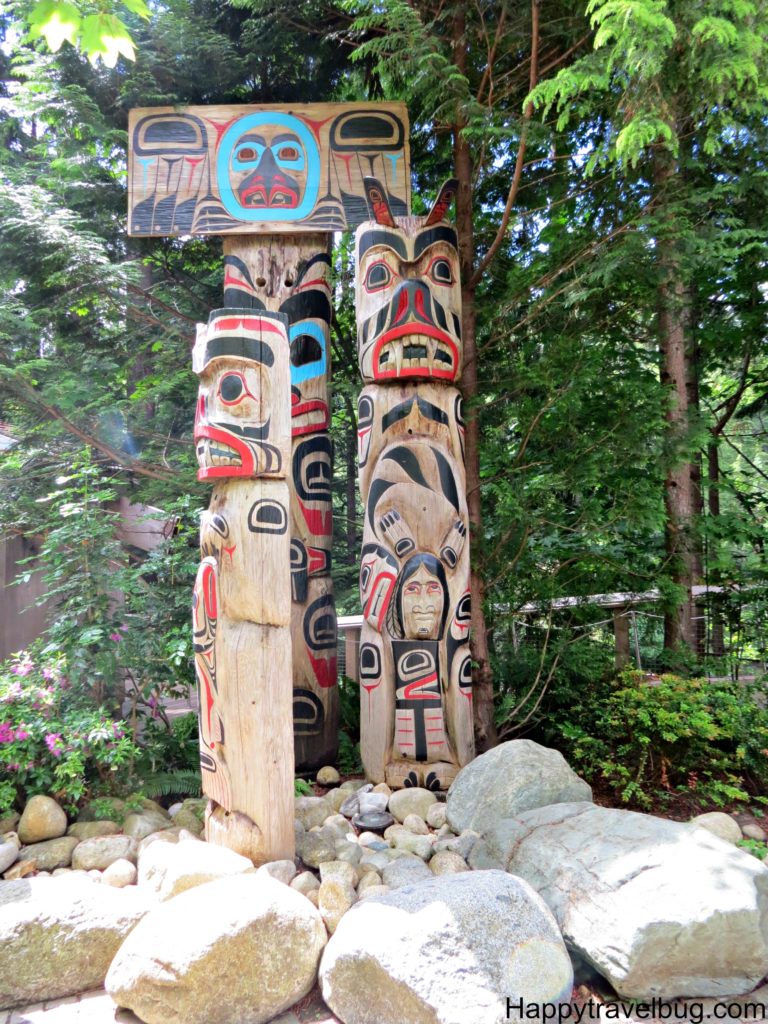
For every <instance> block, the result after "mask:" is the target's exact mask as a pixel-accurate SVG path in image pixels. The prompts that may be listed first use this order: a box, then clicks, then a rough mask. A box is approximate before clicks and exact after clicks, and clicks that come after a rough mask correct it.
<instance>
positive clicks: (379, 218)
mask: <svg viewBox="0 0 768 1024" xmlns="http://www.w3.org/2000/svg"><path fill="white" fill-rule="evenodd" d="M363 184H364V185H365V198H366V199H367V200H368V209H369V210H370V211H371V214H372V215H373V219H374V220H375V221H376V223H377V224H382V225H383V226H384V227H386V228H394V227H397V225H396V224H395V218H394V217H393V216H392V210H391V209H390V208H389V200H388V199H387V193H386V191H385V189H384V186H383V185H382V184H381V182H380V181H379V180H378V178H363Z"/></svg>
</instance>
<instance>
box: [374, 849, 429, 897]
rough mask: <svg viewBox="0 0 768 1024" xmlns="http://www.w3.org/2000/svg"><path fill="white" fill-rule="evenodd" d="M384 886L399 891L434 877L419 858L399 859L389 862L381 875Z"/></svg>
mask: <svg viewBox="0 0 768 1024" xmlns="http://www.w3.org/2000/svg"><path fill="white" fill-rule="evenodd" d="M381 877H382V880H383V881H384V884H385V885H388V886H389V887H390V888H391V889H401V888H402V887H403V886H405V885H412V884H413V883H414V882H422V881H426V880H427V879H428V878H434V877H435V876H434V875H433V874H432V872H431V871H430V870H429V868H428V867H427V865H426V864H425V863H424V861H423V860H421V859H420V858H419V857H413V856H411V857H400V858H398V859H396V860H393V861H391V862H390V863H389V864H387V866H386V867H385V868H384V870H383V871H382V873H381Z"/></svg>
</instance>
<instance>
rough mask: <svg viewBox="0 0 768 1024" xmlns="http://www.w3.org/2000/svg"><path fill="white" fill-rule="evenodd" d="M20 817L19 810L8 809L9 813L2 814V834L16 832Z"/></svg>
mask: <svg viewBox="0 0 768 1024" xmlns="http://www.w3.org/2000/svg"><path fill="white" fill-rule="evenodd" d="M20 817H21V815H20V814H19V812H18V811H8V812H7V814H2V815H0V836H2V835H5V833H6V832H15V831H16V826H17V825H18V824H19V818H20Z"/></svg>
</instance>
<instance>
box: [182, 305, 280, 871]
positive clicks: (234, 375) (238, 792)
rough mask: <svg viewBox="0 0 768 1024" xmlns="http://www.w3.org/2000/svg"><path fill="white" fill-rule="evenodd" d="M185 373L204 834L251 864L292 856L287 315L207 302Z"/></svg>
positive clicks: (210, 840)
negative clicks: (204, 487) (206, 495)
mask: <svg viewBox="0 0 768 1024" xmlns="http://www.w3.org/2000/svg"><path fill="white" fill-rule="evenodd" d="M193 367H194V370H195V372H196V373H197V374H198V376H199V377H200V388H199V394H198V405H197V416H196V418H195V440H196V442H197V459H198V464H199V466H200V469H199V472H198V477H199V478H200V479H201V480H214V481H216V484H215V487H214V491H213V495H212V497H211V504H210V507H209V510H208V512H207V513H205V514H204V515H203V519H202V522H201V526H200V551H201V555H202V561H201V563H200V568H199V570H198V573H197V579H196V581H195V591H194V600H193V624H194V647H195V668H196V672H197V677H198V683H199V685H200V691H201V706H200V762H201V769H202V776H203V792H204V793H206V794H207V795H208V796H209V797H210V803H209V807H208V813H207V815H206V837H207V839H208V840H209V842H213V843H218V844H220V845H223V846H228V847H230V848H231V849H234V850H236V851H237V852H238V853H242V854H244V855H245V856H247V857H250V858H251V859H252V860H253V861H254V862H256V863H262V862H264V861H268V860H280V859H283V858H292V857H293V855H294V831H293V775H294V771H293V759H292V758H291V756H290V753H291V736H292V732H293V725H292V715H291V694H290V689H289V687H288V686H287V685H286V680H287V679H289V678H290V675H291V632H290V623H291V594H290V584H289V576H288V571H287V567H288V561H289V557H290V535H289V531H288V519H289V498H288V485H287V483H286V479H285V478H286V475H287V473H288V466H289V453H290V413H289V404H288V395H289V391H290V372H289V369H288V325H287V322H286V318H285V317H284V316H282V315H281V314H275V313H267V312H261V311H256V310H249V309H244V308H237V307H229V308H224V309H218V310H214V311H213V313H211V315H210V318H209V321H208V325H207V327H203V326H202V325H201V328H200V329H198V337H197V341H196V343H195V348H194V352H193Z"/></svg>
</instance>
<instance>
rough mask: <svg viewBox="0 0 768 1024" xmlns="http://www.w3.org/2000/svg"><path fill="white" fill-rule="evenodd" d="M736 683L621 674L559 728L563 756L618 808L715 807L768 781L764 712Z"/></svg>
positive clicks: (767, 718)
mask: <svg viewBox="0 0 768 1024" xmlns="http://www.w3.org/2000/svg"><path fill="white" fill-rule="evenodd" d="M756 697H757V694H756V693H755V692H754V691H752V690H751V689H750V688H749V687H748V686H744V685H742V684H739V683H729V682H719V681H718V682H709V681H707V680H706V679H683V678H681V677H680V676H673V675H666V676H662V677H661V679H660V680H659V681H658V682H653V683H649V682H647V681H646V679H645V677H644V676H643V675H642V674H641V673H636V672H626V673H624V674H623V675H622V676H620V677H619V678H618V679H617V680H616V681H615V682H614V683H613V684H612V685H611V686H610V689H609V691H608V692H607V694H600V695H599V699H598V700H595V701H592V700H583V701H582V703H581V705H580V706H579V708H578V711H576V710H575V709H574V713H573V714H572V717H571V718H570V719H569V720H564V721H562V722H561V723H559V726H558V728H559V731H560V733H561V736H562V740H563V742H564V744H565V747H566V756H567V757H568V758H569V760H570V761H571V763H572V764H573V765H574V767H575V768H576V769H577V771H580V772H582V773H583V774H584V775H585V776H586V777H587V778H588V779H590V780H593V781H595V782H598V781H600V784H601V785H603V784H604V785H606V786H607V787H608V789H609V790H610V792H611V793H612V794H614V795H615V796H616V797H618V798H619V799H620V800H621V801H622V802H623V803H627V804H630V805H632V806H637V807H643V808H647V807H650V806H652V805H653V804H654V803H655V802H657V801H661V802H662V803H663V804H665V805H667V806H668V807H669V808H670V809H674V806H675V801H676V800H677V801H679V800H684V799H687V800H689V801H696V802H699V801H704V802H707V803H714V804H715V805H717V806H722V805H727V804H730V803H733V802H734V801H745V800H747V799H749V796H750V793H755V792H760V791H764V789H765V785H766V783H768V769H766V764H765V753H764V752H765V749H766V747H768V711H766V709H765V708H764V707H763V706H761V704H760V703H759V701H758V700H757V699H756Z"/></svg>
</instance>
